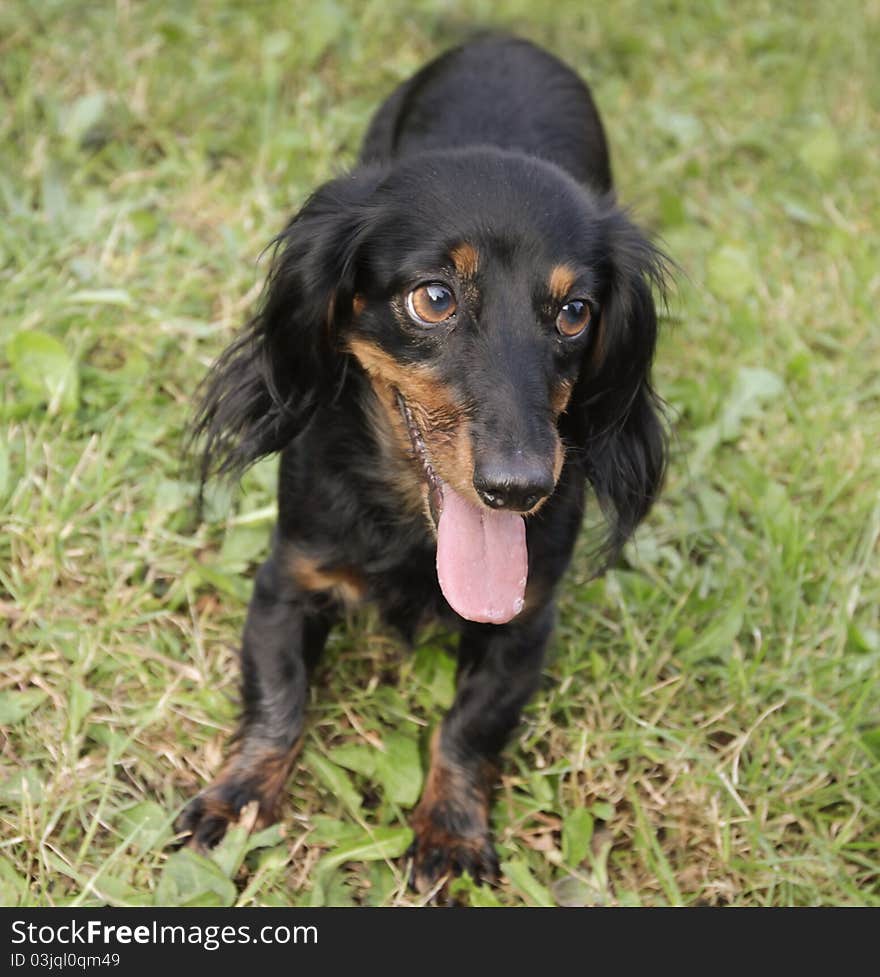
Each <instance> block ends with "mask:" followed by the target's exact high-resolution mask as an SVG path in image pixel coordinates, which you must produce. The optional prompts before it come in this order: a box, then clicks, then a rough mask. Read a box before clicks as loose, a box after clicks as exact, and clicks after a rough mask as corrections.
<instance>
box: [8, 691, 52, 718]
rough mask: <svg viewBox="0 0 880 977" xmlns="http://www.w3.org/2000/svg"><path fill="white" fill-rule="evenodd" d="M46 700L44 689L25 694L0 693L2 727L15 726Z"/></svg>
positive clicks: (25, 692)
mask: <svg viewBox="0 0 880 977" xmlns="http://www.w3.org/2000/svg"><path fill="white" fill-rule="evenodd" d="M45 698H46V693H45V692H43V691H42V689H25V690H24V692H0V726H14V725H15V724H16V723H19V722H21V720H22V719H24V717H25V716H27V715H29V714H30V713H32V712H33V711H34V709H36V708H37V706H39V705H40V703H41V702H42V701H43V700H44V699H45Z"/></svg>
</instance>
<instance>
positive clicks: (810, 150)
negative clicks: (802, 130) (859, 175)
mask: <svg viewBox="0 0 880 977" xmlns="http://www.w3.org/2000/svg"><path fill="white" fill-rule="evenodd" d="M798 157H799V159H800V161H801V162H802V163H803V164H804V165H805V166H806V167H807V168H808V169H810V170H812V171H813V172H814V173H815V174H816V175H817V176H822V177H825V176H831V175H832V174H833V173H834V171H835V170H836V169H837V164H838V162H839V160H840V139H838V136H837V133H836V132H835V131H834V129H832V128H831V127H830V126H827V125H826V126H821V127H820V128H818V129H816V130H815V131H814V132H812V133H810V135H809V136H808V137H807V138H806V140H804V143H803V144H802V146H801V148H800V150H799V151H798Z"/></svg>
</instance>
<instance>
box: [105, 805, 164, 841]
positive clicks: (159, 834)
mask: <svg viewBox="0 0 880 977" xmlns="http://www.w3.org/2000/svg"><path fill="white" fill-rule="evenodd" d="M172 820H173V819H172V816H171V815H170V814H169V812H168V811H166V810H165V809H164V808H163V807H161V806H160V805H158V804H157V803H156V802H155V801H142V802H141V803H140V804H134V805H132V806H131V807H128V808H126V809H125V810H124V811H121V812H120V814H119V818H118V824H117V826H118V829H119V831H120V833H121V834H122V835H123V836H124V837H125V838H126V839H128V842H129V844H130V845H132V847H134V848H136V849H137V850H138V851H140V852H148V851H152V850H153V849H154V848H158V847H160V846H161V845H163V844H164V843H165V841H166V840H168V839H170V838H171V833H172V828H171V822H172Z"/></svg>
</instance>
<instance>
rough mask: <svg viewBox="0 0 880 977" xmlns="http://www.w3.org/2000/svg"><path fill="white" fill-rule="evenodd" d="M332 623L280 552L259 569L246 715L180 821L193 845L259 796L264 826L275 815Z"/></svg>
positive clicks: (244, 662) (209, 841)
mask: <svg viewBox="0 0 880 977" xmlns="http://www.w3.org/2000/svg"><path fill="white" fill-rule="evenodd" d="M333 620H334V615H333V613H332V612H331V611H330V610H317V609H316V608H315V605H314V601H313V600H312V599H311V598H310V596H309V595H308V594H305V593H303V592H302V591H301V590H299V589H298V588H297V586H296V585H295V584H294V583H293V581H292V580H291V579H290V578H289V577H287V576H285V575H283V574H282V573H281V572H280V571H279V568H278V566H277V563H276V558H275V557H274V556H273V557H271V558H270V559H269V560H267V561H266V563H264V564H263V565H262V566H261V567H260V569H259V571H258V573H257V578H256V582H255V584H254V593H253V596H252V598H251V602H250V605H249V607H248V614H247V621H246V623H245V628H244V638H243V641H242V650H241V669H242V681H241V688H242V698H243V712H242V717H241V720H240V723H239V728H238V731H237V733H236V736H235V739H234V743H233V747H232V750H231V752H230V754H229V756H228V758H227V760H226V762H225V763H224V765H223V767H222V769H221V771H220V773H219V774H218V775H217V777H216V778H215V779H214V782H213V783H212V784H211V785H210V786H209V787H207V788H206V789H205V790H203V791H202V792H201V793H200V794H199V795H198V796H197V797H195V798H193V800H192V801H190V802H189V804H188V805H187V806H186V807H185V808H184V810H183V812H182V814H181V815H180V817H179V818H178V821H177V825H176V827H177V830H178V831H179V832H182V833H186V834H187V835H189V839H188V842H187V843H188V844H189V845H191V846H192V847H194V848H196V849H205V848H210V847H212V846H213V845H215V844H217V842H218V841H219V840H220V839H221V838H222V837H223V835H224V834H225V832H226V829H227V827H228V826H229V824H230V823H232V822H234V821H236V820H237V819H238V817H239V814H240V812H241V810H242V808H243V807H244V806H245V805H247V804H249V803H251V802H253V801H256V802H257V805H258V812H257V826H258V827H264V826H266V825H267V824H271V823H272V822H273V821H274V820H276V817H277V813H276V811H277V805H278V800H279V798H280V795H281V791H282V790H283V788H284V784H285V782H286V781H287V776H288V774H289V773H290V769H291V767H292V765H293V762H294V760H295V759H296V757H297V754H298V753H299V749H300V744H301V739H302V731H303V722H304V718H305V704H306V692H307V688H308V670H309V668H310V667H311V666H312V665H313V664H314V663H315V662H316V661H317V659H318V657H319V655H320V653H321V651H322V649H323V647H324V643H325V641H326V639H327V634H328V633H329V630H330V628H331V626H332V624H333Z"/></svg>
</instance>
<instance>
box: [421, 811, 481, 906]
mask: <svg viewBox="0 0 880 977" xmlns="http://www.w3.org/2000/svg"><path fill="white" fill-rule="evenodd" d="M415 831H416V836H415V840H414V841H413V843H412V846H411V848H410V850H409V855H410V857H411V858H412V872H411V874H410V885H411V886H412V888H413V889H414V890H415V891H416V892H419V893H426V892H430V891H431V890H432V889H433V888H434V887H435V886H437V884H438V883H440V882H448V881H451V880H452V879H453V878H455V877H457V876H459V875H462V874H463V873H464V872H467V873H468V875H470V877H471V878H472V879H473V880H474V881H475V882H478V883H479V882H496V881H497V880H498V876H499V874H500V870H499V866H498V856H497V854H496V853H495V848H494V846H493V844H492V839H491V837H490V836H489V833H488V832H485V833H479V834H476V835H473V836H469V837H462V836H461V835H456V834H454V833H452V832H450V831H448V830H446V829H445V828H443V827H442V826H441V825H438V824H435V823H432V822H431V821H430V820H428V819H426V820H425V821H424V822H423V823H421V824H417V825H416V828H415ZM444 887H445V886H444Z"/></svg>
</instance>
